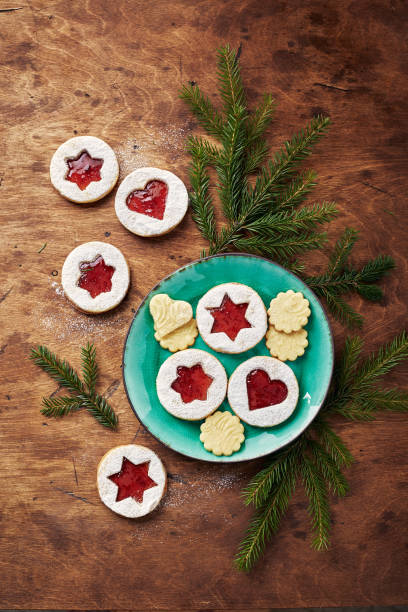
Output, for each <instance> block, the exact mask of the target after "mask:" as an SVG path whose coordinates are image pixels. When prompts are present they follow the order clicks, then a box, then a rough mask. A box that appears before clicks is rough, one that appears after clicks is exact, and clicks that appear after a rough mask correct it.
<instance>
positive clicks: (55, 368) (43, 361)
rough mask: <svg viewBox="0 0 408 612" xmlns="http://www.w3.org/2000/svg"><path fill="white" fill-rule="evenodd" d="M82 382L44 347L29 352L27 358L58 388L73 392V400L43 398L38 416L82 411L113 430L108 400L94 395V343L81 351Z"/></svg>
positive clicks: (111, 412)
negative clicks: (58, 386)
mask: <svg viewBox="0 0 408 612" xmlns="http://www.w3.org/2000/svg"><path fill="white" fill-rule="evenodd" d="M81 357H82V372H83V376H84V382H82V381H81V380H80V378H79V376H78V374H77V373H76V371H75V370H74V369H73V368H72V367H71V366H70V365H69V363H68V362H67V361H63V360H61V359H59V358H58V357H57V356H56V355H54V353H52V352H51V351H50V350H49V349H48V348H47V347H45V346H38V347H37V348H33V349H31V354H30V359H32V360H33V361H34V363H35V364H36V365H37V366H39V367H40V368H42V369H43V370H44V371H45V372H47V374H49V375H50V376H51V378H53V379H54V380H55V381H56V382H57V383H58V384H59V385H60V386H62V387H64V388H65V389H67V390H68V391H69V392H70V393H72V397H52V398H48V397H44V398H43V400H42V404H43V406H44V407H43V409H42V410H41V413H42V414H43V415H44V416H47V417H62V416H65V415H66V414H69V413H70V412H73V411H75V410H79V409H80V408H85V409H86V410H88V412H90V413H91V414H92V415H93V416H94V417H95V418H96V420H97V421H98V422H99V423H100V424H101V425H104V426H105V427H109V428H111V429H115V428H116V427H117V425H118V419H117V417H116V415H115V413H114V411H113V409H112V408H111V406H110V405H109V403H108V402H107V400H106V399H105V398H104V397H103V396H101V395H98V394H96V393H95V384H96V379H97V375H98V367H97V364H96V351H95V347H94V345H93V344H90V343H89V342H88V344H87V345H86V347H82V349H81Z"/></svg>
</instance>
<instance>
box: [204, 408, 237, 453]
mask: <svg viewBox="0 0 408 612" xmlns="http://www.w3.org/2000/svg"><path fill="white" fill-rule="evenodd" d="M200 429H201V434H200V440H201V442H202V443H203V444H204V448H205V449H206V450H208V451H210V452H212V453H214V455H217V456H219V455H226V456H229V455H232V453H235V452H236V451H239V449H240V448H241V444H242V443H243V441H244V440H245V436H244V426H243V425H242V423H241V422H240V420H239V418H238V417H237V416H236V415H235V414H231V413H230V412H220V411H218V412H214V414H211V415H210V416H209V417H207V418H206V419H205V423H203V424H202V425H201V427H200Z"/></svg>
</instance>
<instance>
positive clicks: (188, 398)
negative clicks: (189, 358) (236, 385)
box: [171, 363, 213, 404]
mask: <svg viewBox="0 0 408 612" xmlns="http://www.w3.org/2000/svg"><path fill="white" fill-rule="evenodd" d="M212 381H213V379H212V378H211V376H208V375H207V374H206V373H205V372H204V370H203V367H202V365H201V364H199V363H197V364H196V365H193V366H192V367H191V368H188V367H187V366H178V368H177V378H176V379H175V380H174V381H173V382H172V383H171V388H172V389H174V391H177V393H180V395H181V399H182V401H183V403H184V404H189V403H190V402H193V401H194V400H202V401H205V400H206V399H207V392H208V389H209V387H210V385H211V383H212Z"/></svg>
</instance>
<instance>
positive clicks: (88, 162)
mask: <svg viewBox="0 0 408 612" xmlns="http://www.w3.org/2000/svg"><path fill="white" fill-rule="evenodd" d="M67 166H68V172H67V175H66V177H65V178H66V180H67V181H70V182H71V183H76V184H77V185H78V187H79V188H80V190H81V191H83V190H84V189H86V188H87V187H88V185H89V183H92V182H93V181H100V180H101V172H100V170H101V168H102V166H103V159H97V158H94V157H91V156H90V155H89V153H88V151H82V153H80V154H79V155H78V157H73V158H71V159H67Z"/></svg>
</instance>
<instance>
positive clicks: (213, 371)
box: [156, 349, 227, 421]
mask: <svg viewBox="0 0 408 612" xmlns="http://www.w3.org/2000/svg"><path fill="white" fill-rule="evenodd" d="M156 388H157V395H158V398H159V401H160V403H161V405H162V406H163V408H164V409H165V410H167V412H169V413H170V414H172V415H173V416H175V417H177V418H179V419H185V420H186V421H198V420H200V419H205V418H206V417H207V416H208V415H209V414H211V413H212V412H214V411H215V410H217V408H218V406H220V404H222V402H223V400H224V398H225V395H226V392H227V374H226V372H225V370H224V367H223V365H222V364H221V363H220V362H219V361H218V359H217V358H216V357H214V355H211V354H210V353H207V352H206V351H201V350H198V349H186V350H185V351H179V352H178V353H175V354H174V355H171V357H169V358H168V359H166V361H165V362H164V363H162V365H161V367H160V369H159V373H158V374H157V378H156Z"/></svg>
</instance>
